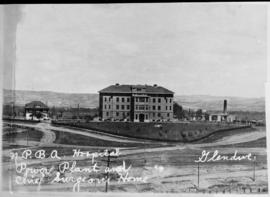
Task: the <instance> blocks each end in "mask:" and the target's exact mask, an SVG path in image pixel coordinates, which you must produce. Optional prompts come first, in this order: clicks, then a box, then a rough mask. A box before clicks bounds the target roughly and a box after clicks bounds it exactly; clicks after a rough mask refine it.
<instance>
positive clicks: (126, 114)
mask: <svg viewBox="0 0 270 197" xmlns="http://www.w3.org/2000/svg"><path fill="white" fill-rule="evenodd" d="M122 113H123V114H122V115H123V117H127V116H129V112H126V113H125V112H122ZM106 116H109V112H106ZM116 116H117V117H119V116H120V112H116Z"/></svg>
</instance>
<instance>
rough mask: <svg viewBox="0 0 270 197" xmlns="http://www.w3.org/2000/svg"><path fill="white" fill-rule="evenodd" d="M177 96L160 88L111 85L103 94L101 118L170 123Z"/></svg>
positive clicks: (101, 93) (100, 95)
mask: <svg viewBox="0 0 270 197" xmlns="http://www.w3.org/2000/svg"><path fill="white" fill-rule="evenodd" d="M173 94H174V93H173V92H172V91H170V90H168V89H166V88H164V87H161V86H157V85H153V86H150V85H119V84H115V85H111V86H109V87H107V88H104V89H102V90H100V91H99V109H100V112H99V113H100V114H99V115H100V117H101V119H102V120H113V121H118V120H125V121H134V122H151V121H169V120H172V118H173Z"/></svg>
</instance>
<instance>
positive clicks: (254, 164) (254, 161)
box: [253, 156, 256, 181]
mask: <svg viewBox="0 0 270 197" xmlns="http://www.w3.org/2000/svg"><path fill="white" fill-rule="evenodd" d="M255 167H256V156H254V160H253V181H255Z"/></svg>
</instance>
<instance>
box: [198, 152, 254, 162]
mask: <svg viewBox="0 0 270 197" xmlns="http://www.w3.org/2000/svg"><path fill="white" fill-rule="evenodd" d="M241 160H252V159H251V153H248V154H246V155H237V150H235V152H234V155H233V156H227V155H220V154H219V152H218V150H215V151H214V152H213V153H212V154H211V152H209V151H207V152H206V151H205V150H203V151H202V155H201V156H200V157H199V159H198V160H195V162H197V163H198V162H200V163H204V162H215V161H241Z"/></svg>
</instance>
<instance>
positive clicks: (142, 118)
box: [139, 114, 144, 122]
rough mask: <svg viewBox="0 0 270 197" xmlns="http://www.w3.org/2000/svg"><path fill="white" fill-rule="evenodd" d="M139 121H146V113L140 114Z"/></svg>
mask: <svg viewBox="0 0 270 197" xmlns="http://www.w3.org/2000/svg"><path fill="white" fill-rule="evenodd" d="M139 121H140V122H144V114H139Z"/></svg>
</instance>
